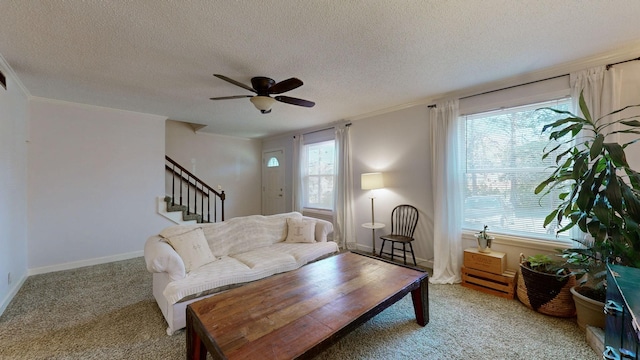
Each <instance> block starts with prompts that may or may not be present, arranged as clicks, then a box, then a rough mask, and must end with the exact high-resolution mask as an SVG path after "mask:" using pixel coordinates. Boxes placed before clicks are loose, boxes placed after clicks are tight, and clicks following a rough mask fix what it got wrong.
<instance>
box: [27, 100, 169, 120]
mask: <svg viewBox="0 0 640 360" xmlns="http://www.w3.org/2000/svg"><path fill="white" fill-rule="evenodd" d="M29 101H39V102H43V103H49V104H59V105H67V106H74V107H77V108H81V109H89V110H101V111H112V112H116V113H120V114H122V113H124V114H136V115H146V116H149V117H151V118H156V119H157V120H158V121H167V120H168V118H167V117H166V116H163V115H157V114H149V113H143V112H140V111H132V110H124V109H116V108H110V107H106V106H99V105H92V104H84V103H78V102H73V101H67V100H58V99H50V98H44V97H39V96H30V97H29Z"/></svg>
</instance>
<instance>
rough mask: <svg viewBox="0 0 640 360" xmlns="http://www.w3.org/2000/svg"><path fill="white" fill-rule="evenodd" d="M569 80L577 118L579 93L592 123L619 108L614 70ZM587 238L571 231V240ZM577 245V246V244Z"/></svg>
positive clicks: (594, 70) (593, 70) (572, 76)
mask: <svg viewBox="0 0 640 360" xmlns="http://www.w3.org/2000/svg"><path fill="white" fill-rule="evenodd" d="M569 78H570V82H571V103H572V104H571V105H572V107H573V113H574V114H576V115H578V116H582V115H584V114H582V111H581V110H580V93H582V94H583V96H584V102H585V104H586V105H587V108H588V109H589V113H590V114H591V118H592V119H593V121H596V120H597V119H598V118H600V117H601V116H603V115H606V114H608V113H610V112H612V111H613V110H616V109H618V108H619V107H620V74H619V71H617V70H616V69H615V68H611V69H609V70H607V69H606V67H605V66H597V67H594V68H590V69H586V70H581V71H578V72H575V73H571V74H570V76H569ZM616 119H618V116H617V115H614V116H610V117H608V118H606V121H615V120H616ZM617 129H618V126H617V125H613V126H611V127H610V128H609V131H615V130H617ZM591 135H592V134H590V133H586V132H585V131H583V132H582V133H581V134H580V136H579V137H578V139H577V141H578V143H582V142H583V141H585V140H587V139H586V137H587V136H591ZM618 140H619V139H618V136H617V134H616V135H614V136H613V137H612V138H610V139H608V141H618ZM588 237H589V235H588V234H585V233H583V232H582V231H581V230H580V228H579V227H577V226H574V227H573V228H572V229H571V238H572V239H583V240H584V239H585V238H588ZM580 243H582V241H581V242H580ZM577 245H578V246H579V244H577Z"/></svg>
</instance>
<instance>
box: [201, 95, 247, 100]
mask: <svg viewBox="0 0 640 360" xmlns="http://www.w3.org/2000/svg"><path fill="white" fill-rule="evenodd" d="M250 97H253V95H233V96H221V97H212V98H209V100H228V99H244V98H250Z"/></svg>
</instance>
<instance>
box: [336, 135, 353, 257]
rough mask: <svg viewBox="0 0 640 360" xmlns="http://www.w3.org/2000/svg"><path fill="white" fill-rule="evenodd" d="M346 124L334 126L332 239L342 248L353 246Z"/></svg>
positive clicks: (350, 171) (351, 181)
mask: <svg viewBox="0 0 640 360" xmlns="http://www.w3.org/2000/svg"><path fill="white" fill-rule="evenodd" d="M349 128H350V127H349V126H348V124H343V125H339V126H336V131H335V134H336V138H335V139H336V153H335V156H336V158H335V164H336V183H335V191H334V209H335V210H334V212H333V220H334V221H333V223H334V225H335V229H334V231H333V240H334V241H335V242H336V243H337V244H338V245H339V246H340V247H341V248H343V249H354V248H355V239H356V236H355V227H354V216H353V170H352V166H351V134H350V132H349Z"/></svg>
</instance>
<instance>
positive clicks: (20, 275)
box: [0, 56, 28, 314]
mask: <svg viewBox="0 0 640 360" xmlns="http://www.w3.org/2000/svg"><path fill="white" fill-rule="evenodd" d="M5 64H6V63H5V62H4V59H3V58H2V57H1V56H0V71H2V73H3V74H4V75H5V77H6V79H7V89H6V90H5V89H4V88H2V87H0V314H2V312H3V311H4V309H5V308H6V306H7V305H8V304H9V302H10V301H11V299H12V298H13V296H14V295H15V294H16V293H17V291H18V290H19V288H20V285H21V284H22V283H23V282H24V280H25V279H26V276H27V143H26V140H27V123H28V116H27V96H26V94H25V93H24V92H23V91H22V90H21V88H20V86H19V85H18V84H17V83H16V82H15V81H14V79H13V77H12V73H10V72H9V71H8V67H7V66H6V65H5ZM9 274H11V278H12V279H11V283H10V284H9V281H8V277H9Z"/></svg>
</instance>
